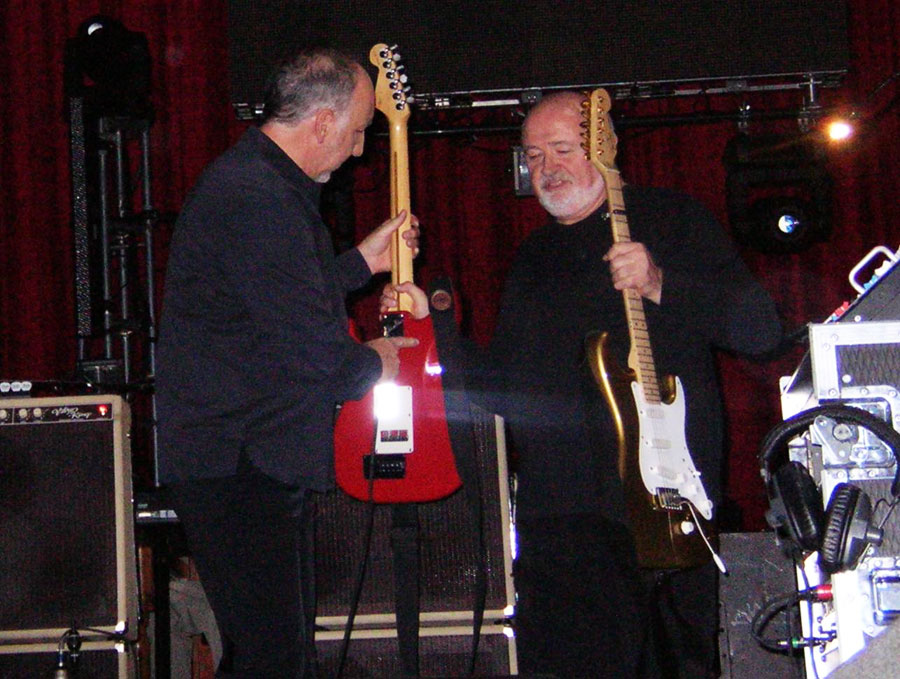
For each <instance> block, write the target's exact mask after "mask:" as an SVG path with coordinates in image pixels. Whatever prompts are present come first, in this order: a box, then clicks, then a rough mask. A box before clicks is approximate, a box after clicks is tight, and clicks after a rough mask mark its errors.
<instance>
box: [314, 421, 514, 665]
mask: <svg viewBox="0 0 900 679" xmlns="http://www.w3.org/2000/svg"><path fill="white" fill-rule="evenodd" d="M473 411H474V412H475V420H476V421H475V428H474V431H475V440H476V456H477V466H478V470H479V471H478V476H479V478H478V483H479V485H480V496H481V503H482V507H483V509H482V517H481V530H482V531H483V538H482V539H483V544H484V545H485V558H484V561H485V572H486V580H487V600H486V604H485V611H484V629H483V630H482V634H481V637H480V643H479V648H480V650H479V653H478V656H477V666H476V672H477V673H478V676H496V675H507V674H515V672H516V669H517V663H516V655H515V643H514V640H513V639H512V638H511V630H510V626H509V624H508V618H509V616H510V615H511V613H512V609H513V603H514V590H513V584H512V546H511V541H512V532H511V527H510V497H509V477H508V472H507V466H506V445H505V438H504V428H503V421H502V419H500V418H497V417H494V416H493V415H488V414H487V413H484V412H483V411H479V410H475V409H473ZM373 510H374V516H373V517H372V521H373V524H372V525H373V530H372V537H371V542H370V545H369V547H368V550H367V549H366V539H367V526H368V523H369V517H370V512H371V511H373ZM417 513H418V523H419V596H420V602H419V611H420V640H419V659H420V669H421V671H422V675H423V676H464V675H465V673H466V670H467V667H468V664H467V662H468V659H469V657H470V655H469V654H470V652H471V648H472V617H473V616H472V611H473V608H474V597H475V584H476V573H477V572H478V569H479V540H478V522H477V521H476V519H475V514H474V512H473V510H472V506H471V505H470V504H469V501H468V499H467V496H466V494H465V492H463V490H460V491H457V492H456V493H455V494H453V495H451V496H450V497H448V498H446V499H444V500H439V501H437V502H429V503H422V504H419V505H418V509H417ZM316 518H317V521H316V523H317V535H316V551H317V564H316V571H317V580H316V588H317V597H318V617H317V619H316V621H317V625H318V629H319V631H318V632H317V634H316V640H317V648H318V653H319V658H320V665H322V666H323V667H325V668H328V667H332V664H333V662H336V659H337V658H339V648H340V645H341V641H340V639H341V638H342V636H343V632H344V628H345V626H346V621H347V616H348V615H349V611H350V609H351V603H352V601H353V595H354V591H355V589H356V583H357V580H358V574H359V570H360V566H361V564H362V562H363V560H364V559H365V557H366V553H367V552H368V560H367V561H366V564H367V568H366V576H365V579H364V581H363V587H362V591H361V595H360V598H359V603H358V614H357V615H356V617H355V624H354V630H353V637H352V639H351V643H350V646H349V653H348V659H347V663H346V667H345V672H344V676H345V677H346V678H347V679H353V678H355V677H391V676H399V674H400V673H399V672H394V671H393V670H391V669H390V668H392V667H394V665H393V664H392V663H399V649H398V644H397V638H396V636H397V629H396V617H395V615H394V611H395V603H394V601H395V599H394V560H393V553H392V549H391V544H390V543H391V539H390V538H391V507H390V506H388V505H374V506H371V505H369V504H367V503H365V502H359V501H357V500H354V499H352V498H350V497H349V496H347V495H345V494H344V493H341V492H340V491H337V492H334V493H329V494H327V495H325V496H322V497H321V498H319V502H318V507H317V517H316ZM442 663H443V664H442ZM370 666H371V667H370ZM333 667H334V668H336V667H337V666H336V665H334V666H333ZM373 667H374V668H375V669H373ZM441 668H443V669H441ZM326 676H333V675H326Z"/></svg>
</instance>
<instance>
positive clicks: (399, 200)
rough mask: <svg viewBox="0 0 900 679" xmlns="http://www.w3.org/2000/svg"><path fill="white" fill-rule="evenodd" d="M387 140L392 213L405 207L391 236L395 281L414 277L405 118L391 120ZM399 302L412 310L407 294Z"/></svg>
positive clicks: (403, 306) (393, 280)
mask: <svg viewBox="0 0 900 679" xmlns="http://www.w3.org/2000/svg"><path fill="white" fill-rule="evenodd" d="M390 142H391V161H390V172H391V217H395V216H396V215H398V214H400V212H401V211H403V210H406V220H405V221H404V222H403V224H401V225H400V228H399V229H397V230H396V231H395V232H394V235H393V237H392V240H391V282H392V283H393V284H394V285H396V284H398V283H404V282H406V281H412V280H413V253H412V250H410V249H409V247H407V245H406V241H405V240H404V239H403V233H404V232H405V231H406V230H407V229H409V214H410V192H409V147H408V139H407V132H406V120H405V119H403V120H393V121H390ZM399 306H400V310H401V311H410V310H411V308H412V300H411V299H410V297H409V295H400V300H399Z"/></svg>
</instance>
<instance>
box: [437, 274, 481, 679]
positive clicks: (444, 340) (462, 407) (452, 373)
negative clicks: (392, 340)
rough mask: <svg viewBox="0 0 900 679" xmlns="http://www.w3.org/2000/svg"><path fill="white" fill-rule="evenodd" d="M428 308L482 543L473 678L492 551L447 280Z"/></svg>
mask: <svg viewBox="0 0 900 679" xmlns="http://www.w3.org/2000/svg"><path fill="white" fill-rule="evenodd" d="M428 306H429V308H430V310H431V318H432V324H433V326H434V338H435V342H436V343H437V348H438V357H439V359H440V363H441V367H442V368H443V372H442V373H441V382H442V383H443V391H444V409H445V411H446V414H447V428H448V431H449V435H450V445H451V447H452V448H453V454H454V457H455V460H456V470H457V472H458V474H459V477H460V479H461V480H462V490H463V493H464V494H465V498H466V505H467V506H468V507H469V511H470V514H471V517H470V518H471V520H472V527H473V529H474V530H475V536H476V538H477V539H476V545H477V550H478V553H477V555H476V558H477V564H476V569H475V586H474V590H473V604H472V654H471V657H470V666H469V673H470V674H474V671H475V661H476V658H477V653H478V643H479V638H480V635H481V626H482V622H483V621H484V606H485V600H486V598H487V549H486V547H485V542H484V506H483V502H482V497H483V495H482V487H481V474H480V468H479V464H478V456H477V449H478V446H477V441H476V438H475V418H474V415H473V412H472V409H471V404H470V402H469V398H468V395H467V391H466V380H465V358H464V355H463V349H462V342H461V340H460V337H459V328H458V326H457V322H456V304H455V299H454V296H453V286H452V283H451V281H450V279H449V278H448V277H446V276H442V277H438V278H436V279H435V280H434V281H432V283H431V285H430V286H429V287H428Z"/></svg>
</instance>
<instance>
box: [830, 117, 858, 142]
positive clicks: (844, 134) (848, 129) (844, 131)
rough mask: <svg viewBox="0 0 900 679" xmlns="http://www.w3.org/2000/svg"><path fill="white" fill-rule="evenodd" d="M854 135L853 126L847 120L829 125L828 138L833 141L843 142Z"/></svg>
mask: <svg viewBox="0 0 900 679" xmlns="http://www.w3.org/2000/svg"><path fill="white" fill-rule="evenodd" d="M852 134H853V126H852V125H851V124H850V123H848V122H847V121H846V120H835V121H833V122H832V123H829V125H828V138H829V139H831V141H843V140H844V139H847V138H848V137H849V136H850V135H852Z"/></svg>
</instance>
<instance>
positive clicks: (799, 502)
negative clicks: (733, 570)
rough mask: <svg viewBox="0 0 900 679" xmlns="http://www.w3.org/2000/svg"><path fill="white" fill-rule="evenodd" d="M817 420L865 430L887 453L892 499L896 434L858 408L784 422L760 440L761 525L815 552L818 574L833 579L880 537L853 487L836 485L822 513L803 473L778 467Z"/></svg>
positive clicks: (898, 484)
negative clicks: (764, 506)
mask: <svg viewBox="0 0 900 679" xmlns="http://www.w3.org/2000/svg"><path fill="white" fill-rule="evenodd" d="M818 417H828V418H831V419H833V420H835V421H838V422H850V423H853V424H856V425H858V426H860V427H863V428H865V429H868V430H869V431H870V432H871V433H872V434H874V435H875V436H877V437H878V438H879V439H880V440H881V441H882V442H883V443H884V444H885V445H887V446H888V447H889V448H890V449H891V452H892V453H893V454H894V460H895V463H896V466H897V470H896V472H895V473H894V481H893V483H892V484H891V494H892V495H893V496H894V497H900V461H898V460H900V458H898V452H900V433H898V432H897V431H896V430H895V429H894V428H893V427H891V426H890V425H889V424H887V423H886V422H885V421H884V420H882V419H880V418H879V417H877V416H875V415H873V414H872V413H870V412H868V411H865V410H862V409H860V408H855V407H853V406H847V405H825V406H818V407H816V408H811V409H810V410H806V411H804V412H802V413H799V414H797V415H794V416H793V417H791V418H788V419H787V420H785V421H784V422H782V423H781V424H779V425H778V426H776V427H775V428H774V429H772V431H770V432H769V433H768V434H766V437H765V438H764V439H763V442H762V445H761V447H760V454H759V459H760V465H761V472H762V476H763V478H764V479H765V483H766V491H767V493H768V496H769V511H767V512H766V521H767V522H768V524H769V525H770V526H771V527H772V528H774V529H775V532H776V534H777V535H778V536H779V537H781V538H785V539H787V540H788V541H789V543H790V544H793V545H794V546H795V547H796V548H797V549H799V550H800V551H801V552H814V551H816V550H818V552H819V565H820V566H821V568H822V570H823V571H825V572H826V573H828V574H833V573H837V572H839V571H842V570H849V569H852V568H856V566H857V564H858V562H859V560H860V558H861V557H862V555H863V553H864V552H865V551H866V548H867V547H868V545H869V544H874V545H876V546H877V545H880V544H881V542H882V539H883V534H884V531H883V530H882V529H881V528H879V527H878V526H876V525H875V524H874V523H873V522H872V501H871V500H870V499H869V496H868V495H866V494H865V493H863V492H862V490H861V489H860V488H859V487H858V486H854V485H851V484H849V483H839V484H837V485H836V486H835V487H834V490H833V491H832V494H831V499H830V500H829V501H828V507H827V509H825V510H824V511H823V509H822V500H821V495H820V493H819V489H818V488H817V487H816V482H815V481H814V480H813V478H812V476H810V474H809V472H808V471H807V470H806V467H804V466H803V465H802V464H800V463H799V462H786V463H785V462H784V455H783V453H784V452H785V451H786V446H787V443H788V442H789V441H790V440H791V439H793V438H795V437H797V436H799V435H800V434H802V433H803V432H804V431H805V430H806V429H808V428H809V427H810V425H812V424H813V423H814V422H815V420H816V418H818Z"/></svg>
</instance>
